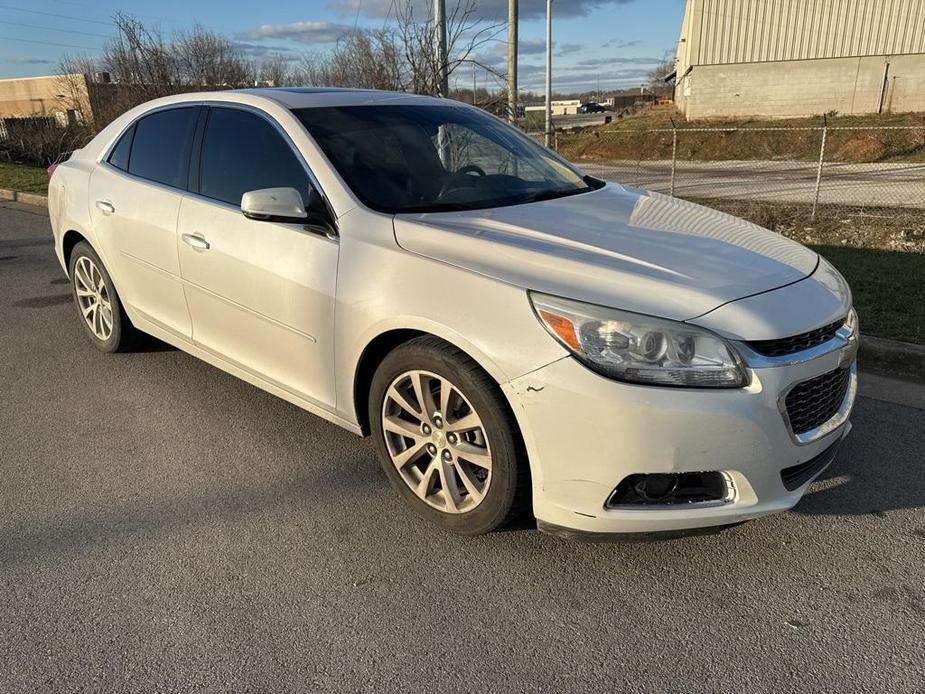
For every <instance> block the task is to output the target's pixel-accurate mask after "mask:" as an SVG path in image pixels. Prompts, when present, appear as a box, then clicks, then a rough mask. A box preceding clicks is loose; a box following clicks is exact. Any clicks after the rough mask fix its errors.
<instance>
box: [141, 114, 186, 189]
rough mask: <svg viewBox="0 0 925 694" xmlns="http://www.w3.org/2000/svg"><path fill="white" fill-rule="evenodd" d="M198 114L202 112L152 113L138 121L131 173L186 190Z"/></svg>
mask: <svg viewBox="0 0 925 694" xmlns="http://www.w3.org/2000/svg"><path fill="white" fill-rule="evenodd" d="M198 114H199V109H198V108H175V109H171V110H169V111H158V112H157V113H152V114H151V115H150V116H145V117H144V118H142V119H141V120H140V121H138V123H137V124H136V125H135V139H134V140H133V142H132V153H131V156H130V158H129V163H128V171H129V173H131V174H135V175H136V176H141V177H142V178H147V179H150V180H152V181H157V182H158V183H164V184H166V185H168V186H174V187H175V188H186V177H187V171H188V169H189V154H190V147H191V146H192V144H193V133H194V131H195V130H196V116H197V115H198Z"/></svg>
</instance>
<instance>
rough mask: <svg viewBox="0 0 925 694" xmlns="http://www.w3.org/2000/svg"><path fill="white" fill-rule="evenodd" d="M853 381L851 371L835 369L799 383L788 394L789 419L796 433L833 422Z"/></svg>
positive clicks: (803, 432) (802, 432)
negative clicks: (831, 420)
mask: <svg viewBox="0 0 925 694" xmlns="http://www.w3.org/2000/svg"><path fill="white" fill-rule="evenodd" d="M850 380H851V370H850V369H849V368H840V369H835V370H834V371H829V372H828V373H824V374H822V375H821V376H816V377H815V378H811V379H809V380H808V381H803V382H802V383H798V384H797V385H795V386H794V387H793V389H792V390H791V391H790V392H789V393H788V394H787V400H786V403H785V404H786V406H787V417H788V418H789V419H790V428H791V430H792V431H793V433H794V434H796V435H800V434H805V433H806V432H807V431H811V430H813V429H815V428H816V427H818V426H822V425H823V424H825V423H826V422H827V421H829V420H830V419H832V417H834V416H835V414H836V413H837V412H838V408H839V407H841V404H842V402H843V401H844V399H845V393H846V392H847V390H848V384H849V382H850Z"/></svg>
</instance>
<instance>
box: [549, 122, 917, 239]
mask: <svg viewBox="0 0 925 694" xmlns="http://www.w3.org/2000/svg"><path fill="white" fill-rule="evenodd" d="M555 146H556V149H558V151H559V152H560V153H561V154H563V155H564V156H565V157H567V158H568V159H570V160H572V161H574V162H576V163H577V164H578V165H579V166H581V167H582V169H583V170H584V171H586V172H587V173H589V174H591V175H594V176H598V177H600V178H603V179H606V180H613V181H618V182H620V183H624V184H627V185H631V186H636V187H639V188H645V189H648V190H653V191H657V192H662V193H666V194H669V195H674V196H677V197H683V198H687V199H693V200H696V201H698V202H704V203H706V204H709V205H711V206H713V207H718V208H721V209H725V210H727V211H730V212H733V213H735V214H739V215H741V216H745V217H748V218H750V219H752V220H753V221H756V222H757V223H759V224H762V225H763V226H768V227H771V228H776V229H779V230H782V231H787V229H801V230H802V229H803V228H806V229H807V230H808V231H812V229H811V228H810V227H808V226H807V225H814V226H816V227H819V226H825V225H826V224H828V226H827V227H826V228H828V229H829V231H830V232H832V234H834V235H835V236H838V232H839V231H840V229H839V225H842V227H843V228H844V230H845V232H846V234H845V238H844V239H839V242H840V243H853V242H856V241H857V240H858V239H860V238H861V237H862V236H863V235H864V234H867V233H881V232H882V233H886V234H888V235H890V237H891V238H890V240H889V243H887V245H888V246H890V247H902V248H913V247H915V248H916V249H917V250H918V249H922V248H925V124H923V125H921V126H917V125H912V126H880V127H839V126H830V125H828V124H823V125H820V126H818V127H779V128H764V127H763V128H663V129H647V130H642V129H639V130H634V129H630V128H625V129H614V130H610V129H602V130H594V129H586V130H580V131H575V132H571V133H569V132H558V133H556V137H555ZM871 230H874V232H871ZM877 230H879V231H877ZM848 232H850V238H848V236H849V234H848ZM830 235H831V234H830Z"/></svg>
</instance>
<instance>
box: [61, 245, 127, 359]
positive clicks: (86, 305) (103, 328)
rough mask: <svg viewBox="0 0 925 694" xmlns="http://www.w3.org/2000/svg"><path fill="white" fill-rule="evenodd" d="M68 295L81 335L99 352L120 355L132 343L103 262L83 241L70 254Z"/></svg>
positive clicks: (117, 298)
mask: <svg viewBox="0 0 925 694" xmlns="http://www.w3.org/2000/svg"><path fill="white" fill-rule="evenodd" d="M68 274H69V275H70V278H71V294H72V295H73V297H74V305H75V306H76V307H77V315H78V316H79V318H80V324H81V325H82V326H83V329H84V332H86V333H87V335H88V336H89V338H90V342H92V343H93V346H94V347H96V348H97V349H98V350H100V351H102V352H124V351H126V350H128V349H130V348H131V347H132V346H133V345H134V344H135V342H136V338H137V332H136V330H135V328H134V327H133V326H132V324H131V321H129V319H128V316H127V315H125V310H124V308H123V307H122V302H121V301H120V300H119V295H118V294H117V293H116V288H115V286H113V283H112V278H111V277H110V276H109V273H108V272H107V271H106V267H105V266H104V265H103V261H102V260H100V257H99V256H98V255H97V254H96V251H94V250H93V247H92V246H90V244H89V243H87V242H86V241H81V242H80V243H78V244H77V245H76V246H74V249H73V250H72V251H71V258H70V262H69V263H68Z"/></svg>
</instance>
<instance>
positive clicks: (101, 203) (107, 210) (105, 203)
mask: <svg viewBox="0 0 925 694" xmlns="http://www.w3.org/2000/svg"><path fill="white" fill-rule="evenodd" d="M96 209H98V210H99V211H100V212H102V213H103V214H105V215H111V214H112V213H113V212H115V211H116V206H115V205H113V204H112V203H111V202H109V200H97V201H96Z"/></svg>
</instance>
